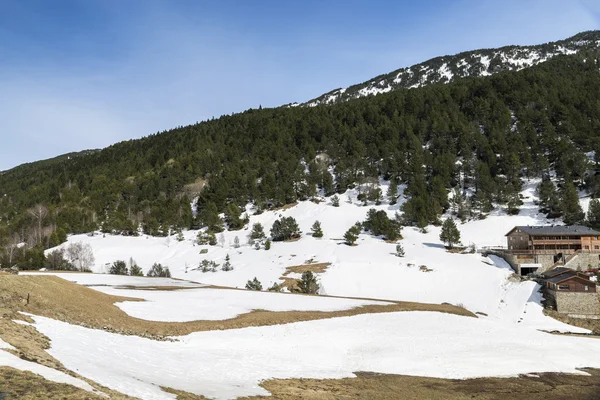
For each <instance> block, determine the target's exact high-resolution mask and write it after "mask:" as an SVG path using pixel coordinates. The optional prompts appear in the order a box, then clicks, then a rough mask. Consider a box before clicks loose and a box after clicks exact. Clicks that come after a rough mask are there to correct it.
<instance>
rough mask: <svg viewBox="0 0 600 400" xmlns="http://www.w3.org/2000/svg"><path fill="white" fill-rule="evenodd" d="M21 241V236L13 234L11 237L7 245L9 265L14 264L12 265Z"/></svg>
mask: <svg viewBox="0 0 600 400" xmlns="http://www.w3.org/2000/svg"><path fill="white" fill-rule="evenodd" d="M19 243H21V240H20V239H19V236H17V235H12V236H11V237H10V240H9V242H8V244H7V245H6V255H7V256H8V266H9V267H12V266H13V265H12V263H13V257H14V255H15V250H16V249H17V248H18V247H19Z"/></svg>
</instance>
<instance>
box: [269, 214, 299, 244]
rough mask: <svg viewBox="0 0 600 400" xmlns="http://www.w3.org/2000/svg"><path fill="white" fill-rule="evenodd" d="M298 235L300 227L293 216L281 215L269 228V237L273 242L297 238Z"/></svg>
mask: <svg viewBox="0 0 600 400" xmlns="http://www.w3.org/2000/svg"><path fill="white" fill-rule="evenodd" d="M300 235H301V232H300V228H299V227H298V223H297V222H296V220H295V219H294V218H293V217H282V218H280V219H278V220H277V221H275V222H274V223H273V227H272V228H271V238H272V239H273V241H274V242H280V241H284V240H290V239H297V238H299V237H300Z"/></svg>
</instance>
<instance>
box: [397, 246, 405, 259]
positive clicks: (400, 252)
mask: <svg viewBox="0 0 600 400" xmlns="http://www.w3.org/2000/svg"><path fill="white" fill-rule="evenodd" d="M396 257H404V247H402V245H401V244H400V243H398V244H397V245H396Z"/></svg>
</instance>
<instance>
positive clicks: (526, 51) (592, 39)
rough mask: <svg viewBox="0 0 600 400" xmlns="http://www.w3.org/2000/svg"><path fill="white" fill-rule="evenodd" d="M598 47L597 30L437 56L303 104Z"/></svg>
mask: <svg viewBox="0 0 600 400" xmlns="http://www.w3.org/2000/svg"><path fill="white" fill-rule="evenodd" d="M599 46H600V31H588V32H582V33H579V34H577V35H575V36H573V37H570V38H568V39H565V40H560V41H557V42H550V43H545V44H540V45H535V46H505V47H501V48H497V49H480V50H474V51H467V52H462V53H459V54H456V55H453V56H443V57H436V58H432V59H431V60H427V61H425V62H422V63H420V64H416V65H413V66H411V67H407V68H400V69H397V70H395V71H392V72H390V73H388V74H385V75H379V76H377V77H375V78H373V79H370V80H368V81H366V82H363V83H360V84H357V85H352V86H350V87H347V88H343V89H335V90H332V91H331V92H328V93H325V94H323V95H321V96H319V97H317V98H316V99H313V100H310V101H308V102H306V103H304V104H303V105H305V106H311V107H313V106H317V105H319V104H334V103H338V102H343V101H347V100H350V99H355V98H359V97H365V96H370V95H377V94H380V93H386V92H389V91H392V90H397V89H412V88H417V87H421V86H426V85H431V84H434V83H448V82H452V81H453V80H455V79H458V78H466V77H478V76H489V75H492V74H495V73H498V72H501V71H518V70H521V69H523V68H528V67H531V66H534V65H536V64H540V63H543V62H545V61H548V60H549V59H551V58H553V57H556V56H558V55H570V54H575V53H578V52H580V51H581V50H584V49H590V48H598V47H599Z"/></svg>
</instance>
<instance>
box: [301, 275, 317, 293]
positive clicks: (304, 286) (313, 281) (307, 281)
mask: <svg viewBox="0 0 600 400" xmlns="http://www.w3.org/2000/svg"><path fill="white" fill-rule="evenodd" d="M296 286H297V287H298V290H299V291H300V293H306V294H318V293H319V288H320V286H319V282H318V281H317V277H316V276H315V275H314V274H313V273H312V272H311V271H304V272H303V273H302V278H301V279H299V280H297V281H296Z"/></svg>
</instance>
